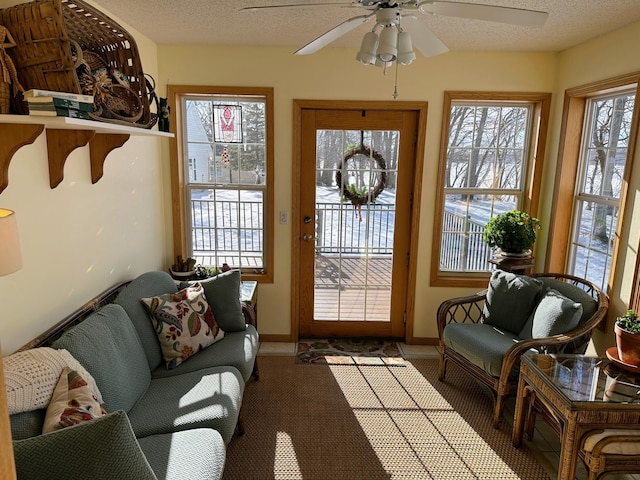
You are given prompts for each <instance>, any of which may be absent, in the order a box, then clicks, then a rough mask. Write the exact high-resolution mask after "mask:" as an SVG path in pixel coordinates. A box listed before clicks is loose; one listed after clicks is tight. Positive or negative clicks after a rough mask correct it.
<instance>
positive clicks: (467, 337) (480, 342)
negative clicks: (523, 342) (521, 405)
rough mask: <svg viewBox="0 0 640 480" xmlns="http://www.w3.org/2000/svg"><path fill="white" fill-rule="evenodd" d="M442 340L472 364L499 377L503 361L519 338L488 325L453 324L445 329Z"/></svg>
mask: <svg viewBox="0 0 640 480" xmlns="http://www.w3.org/2000/svg"><path fill="white" fill-rule="evenodd" d="M442 340H443V342H444V344H445V345H446V346H447V347H449V348H451V349H453V350H455V351H456V352H458V353H459V354H460V355H462V356H463V357H465V358H466V359H467V360H469V361H470V362H471V363H473V364H475V365H477V366H478V367H480V368H482V369H483V370H484V371H485V372H487V373H488V374H490V375H492V376H494V377H499V376H500V370H501V369H502V359H503V358H504V355H505V353H506V352H507V350H509V349H510V348H511V347H512V346H513V344H514V343H516V342H517V341H518V338H517V337H516V336H515V335H513V334H511V333H509V332H504V331H500V330H498V329H497V328H495V327H493V326H492V325H487V324H486V323H484V324H483V323H479V324H464V323H451V324H449V325H447V326H446V327H445V329H444V332H443V335H442ZM513 374H515V372H514V373H513Z"/></svg>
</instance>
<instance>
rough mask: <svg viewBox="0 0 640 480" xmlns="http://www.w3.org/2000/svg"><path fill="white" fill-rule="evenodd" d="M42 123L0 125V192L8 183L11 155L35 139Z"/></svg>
mask: <svg viewBox="0 0 640 480" xmlns="http://www.w3.org/2000/svg"><path fill="white" fill-rule="evenodd" d="M43 130H44V125H32V124H22V125H14V124H3V125H0V139H1V140H2V141H0V193H2V191H3V190H4V189H5V188H7V185H9V164H10V163H11V159H12V158H13V155H14V154H15V153H16V152H17V151H18V150H20V148H22V147H24V146H25V145H29V144H31V143H33V142H35V141H36V138H38V136H40V134H41V133H42V131H43Z"/></svg>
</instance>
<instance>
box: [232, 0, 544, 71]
mask: <svg viewBox="0 0 640 480" xmlns="http://www.w3.org/2000/svg"><path fill="white" fill-rule="evenodd" d="M326 6H334V7H345V8H361V9H364V10H367V11H368V12H367V13H366V14H365V15H359V16H356V17H352V18H349V19H348V20H345V21H344V22H342V23H340V24H339V25H337V26H335V27H333V28H332V29H331V30H329V31H328V32H326V33H323V34H322V35H320V36H319V37H318V38H316V39H315V40H313V41H311V42H309V43H308V44H306V45H305V46H303V47H302V48H300V49H298V50H297V51H296V52H295V54H296V55H309V54H311V53H315V52H317V51H318V50H320V49H322V48H323V47H326V46H327V45H329V44H330V43H331V42H333V41H334V40H337V39H338V38H340V37H341V36H343V35H345V34H346V33H348V32H350V31H351V30H353V29H354V28H356V27H358V26H360V25H362V24H364V23H366V22H367V21H369V19H371V18H373V17H375V21H376V23H375V25H374V27H373V29H372V31H371V32H369V33H367V34H366V35H365V36H364V38H363V41H362V47H361V48H360V51H359V52H358V56H357V59H358V60H360V61H361V62H363V63H368V64H376V65H381V66H387V65H389V64H390V63H391V62H393V61H396V60H397V62H398V63H401V64H408V63H411V62H412V61H413V60H414V59H415V53H413V48H412V47H413V45H415V47H416V48H417V49H418V50H419V51H420V53H422V55H424V56H425V57H432V56H434V55H439V54H441V53H445V52H447V51H449V49H448V48H447V46H446V45H445V44H444V43H443V42H442V41H441V40H440V39H439V38H438V37H437V36H436V35H435V34H434V33H433V32H432V31H431V30H430V29H429V28H428V27H427V26H426V25H424V24H423V23H421V22H420V21H419V20H418V18H417V17H416V15H414V12H419V13H421V14H424V15H442V16H449V17H461V18H472V19H479V20H488V21H493V22H501V23H508V24H513V25H523V26H530V27H541V26H542V25H543V24H544V23H545V21H546V20H547V16H548V14H547V13H546V12H539V11H535V10H526V9H521V8H512V7H500V6H495V5H483V4H477V3H465V2H447V1H430V0H426V1H419V0H405V1H377V0H357V1H353V2H350V3H344V2H343V3H336V2H327V3H303V4H287V5H267V6H255V7H246V8H242V9H240V10H241V11H242V10H248V11H257V10H265V9H275V8H298V7H326ZM378 28H379V29H380V34H379V35H378V34H377V33H376V29H378ZM403 33H404V35H403Z"/></svg>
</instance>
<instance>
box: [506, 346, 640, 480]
mask: <svg viewBox="0 0 640 480" xmlns="http://www.w3.org/2000/svg"><path fill="white" fill-rule="evenodd" d="M639 392H640V376H637V375H633V374H629V373H627V372H625V371H624V370H621V369H620V368H618V367H617V366H615V365H614V364H612V363H611V362H610V361H609V360H608V359H606V358H597V357H588V356H584V355H546V354H535V355H524V356H523V357H522V362H521V366H520V380H519V383H518V394H517V398H516V411H515V420H514V425H513V445H514V446H515V447H519V446H521V445H522V440H523V437H524V434H525V432H526V433H527V435H528V436H529V437H530V436H531V435H532V434H533V423H534V421H535V416H536V414H538V415H541V416H542V417H543V418H544V419H545V420H547V421H548V422H549V424H550V425H551V426H552V427H553V428H554V429H555V430H556V432H557V433H558V435H559V436H560V442H561V448H560V464H559V465H558V479H567V480H569V479H573V478H575V471H576V463H577V460H578V456H579V452H580V446H581V441H582V439H583V438H584V436H585V435H586V434H588V432H589V431H590V430H594V429H604V428H624V427H625V426H628V425H636V426H637V425H638V424H640V393H639Z"/></svg>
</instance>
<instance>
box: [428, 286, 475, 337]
mask: <svg viewBox="0 0 640 480" xmlns="http://www.w3.org/2000/svg"><path fill="white" fill-rule="evenodd" d="M486 298H487V290H483V291H481V292H478V293H476V294H474V295H469V296H466V297H457V298H451V299H449V300H446V301H444V302H442V303H441V304H440V306H439V307H438V313H437V315H436V319H437V322H438V338H439V339H440V341H441V342H442V334H443V332H444V327H446V326H447V325H448V324H449V323H480V322H481V321H482V320H483V315H482V311H483V308H484V302H485V299H486Z"/></svg>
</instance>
